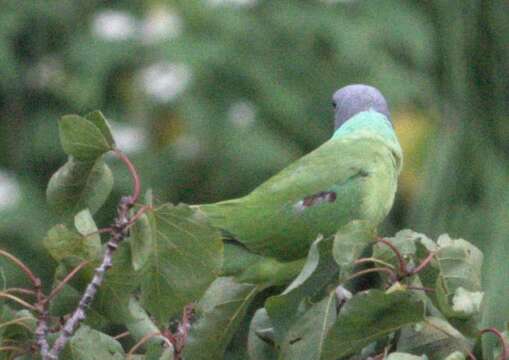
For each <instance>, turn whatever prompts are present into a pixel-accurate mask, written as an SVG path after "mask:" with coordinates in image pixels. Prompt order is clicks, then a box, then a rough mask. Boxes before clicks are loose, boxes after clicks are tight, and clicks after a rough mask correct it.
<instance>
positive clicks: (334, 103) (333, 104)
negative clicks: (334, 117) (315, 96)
mask: <svg viewBox="0 0 509 360" xmlns="http://www.w3.org/2000/svg"><path fill="white" fill-rule="evenodd" d="M336 106H337V105H336V102H335V101H333V102H332V107H333V108H334V109H335V108H336Z"/></svg>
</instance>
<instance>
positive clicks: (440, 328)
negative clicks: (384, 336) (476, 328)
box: [397, 317, 472, 359]
mask: <svg viewBox="0 0 509 360" xmlns="http://www.w3.org/2000/svg"><path fill="white" fill-rule="evenodd" d="M471 348H472V344H471V343H470V342H469V341H468V340H467V339H466V338H465V337H464V336H463V335H462V334H461V333H460V332H459V331H458V330H456V329H455V328H454V327H452V326H451V324H449V323H448V322H447V321H445V320H442V319H440V318H436V317H429V318H426V320H425V321H424V322H420V323H418V324H416V325H413V326H407V327H405V328H403V329H402V331H401V335H400V337H399V339H398V344H397V349H398V351H403V352H408V353H412V354H426V355H428V356H429V357H430V358H432V359H445V358H446V357H447V356H449V355H450V354H452V353H454V352H455V351H462V352H465V353H466V350H468V351H470V350H471Z"/></svg>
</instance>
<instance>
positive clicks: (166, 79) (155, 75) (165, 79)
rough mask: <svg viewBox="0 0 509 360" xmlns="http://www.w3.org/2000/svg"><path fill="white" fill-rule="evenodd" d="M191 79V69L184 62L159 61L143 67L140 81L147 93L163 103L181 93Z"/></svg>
mask: <svg viewBox="0 0 509 360" xmlns="http://www.w3.org/2000/svg"><path fill="white" fill-rule="evenodd" d="M190 80H191V70H190V68H189V67H188V66H187V65H184V64H172V63H165V62H160V63H156V64H153V65H150V66H148V67H146V68H145V69H143V70H142V71H141V74H140V82H141V86H142V88H143V90H144V91H145V92H146V93H147V95H149V96H151V97H153V98H154V99H155V100H156V101H159V102H162V103H165V102H169V101H171V100H174V99H175V98H176V97H177V96H178V95H179V94H180V93H182V92H183V91H184V90H185V88H186V87H187V85H188V84H189V82H190Z"/></svg>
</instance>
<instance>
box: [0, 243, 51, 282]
mask: <svg viewBox="0 0 509 360" xmlns="http://www.w3.org/2000/svg"><path fill="white" fill-rule="evenodd" d="M0 255H1V256H4V257H6V258H7V259H9V260H11V261H12V262H13V263H15V264H16V265H17V266H18V267H19V268H20V269H21V270H22V271H23V272H24V273H25V274H26V275H27V276H28V278H29V279H30V282H31V283H32V285H33V287H34V288H37V287H40V286H41V280H40V279H39V278H38V277H37V276H35V275H34V273H33V272H32V271H31V270H30V269H29V268H28V266H26V265H25V263H23V261H21V260H20V259H18V258H17V257H16V256H14V255H12V254H10V253H8V252H7V251H5V250H2V249H0Z"/></svg>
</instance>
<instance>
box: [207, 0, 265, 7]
mask: <svg viewBox="0 0 509 360" xmlns="http://www.w3.org/2000/svg"><path fill="white" fill-rule="evenodd" d="M256 2H257V0H207V3H208V4H209V5H210V6H237V7H244V6H245V7H249V6H254V5H256Z"/></svg>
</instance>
